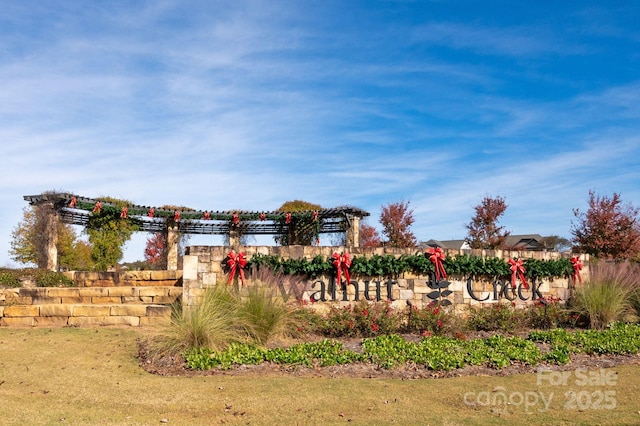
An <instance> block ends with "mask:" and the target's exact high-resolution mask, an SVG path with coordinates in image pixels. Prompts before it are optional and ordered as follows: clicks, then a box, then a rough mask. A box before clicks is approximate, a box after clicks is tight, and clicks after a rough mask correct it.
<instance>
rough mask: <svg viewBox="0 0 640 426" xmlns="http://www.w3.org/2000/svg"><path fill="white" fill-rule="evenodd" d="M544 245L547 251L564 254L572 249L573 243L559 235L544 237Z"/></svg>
mask: <svg viewBox="0 0 640 426" xmlns="http://www.w3.org/2000/svg"><path fill="white" fill-rule="evenodd" d="M542 243H543V244H544V247H545V248H546V249H547V250H552V251H557V252H563V251H566V250H568V249H570V248H571V241H569V240H568V239H567V238H564V237H560V236H558V235H549V236H547V237H542Z"/></svg>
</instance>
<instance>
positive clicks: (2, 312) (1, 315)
mask: <svg viewBox="0 0 640 426" xmlns="http://www.w3.org/2000/svg"><path fill="white" fill-rule="evenodd" d="M3 316H4V306H0V317H3Z"/></svg>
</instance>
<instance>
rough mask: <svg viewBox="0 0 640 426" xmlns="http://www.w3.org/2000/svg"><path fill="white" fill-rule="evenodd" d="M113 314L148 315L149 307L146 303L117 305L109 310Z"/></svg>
mask: <svg viewBox="0 0 640 426" xmlns="http://www.w3.org/2000/svg"><path fill="white" fill-rule="evenodd" d="M109 315H111V316H138V317H139V316H144V315H147V307H146V306H145V305H116V306H111V311H110V312H109Z"/></svg>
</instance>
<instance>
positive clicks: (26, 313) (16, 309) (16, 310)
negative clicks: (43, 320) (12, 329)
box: [4, 305, 40, 317]
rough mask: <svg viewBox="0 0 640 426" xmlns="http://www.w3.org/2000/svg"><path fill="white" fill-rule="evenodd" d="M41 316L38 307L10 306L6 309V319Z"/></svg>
mask: <svg viewBox="0 0 640 426" xmlns="http://www.w3.org/2000/svg"><path fill="white" fill-rule="evenodd" d="M38 315H40V306H38V305H10V306H5V307H4V316H5V317H37V316H38Z"/></svg>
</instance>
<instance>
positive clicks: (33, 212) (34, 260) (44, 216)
mask: <svg viewBox="0 0 640 426" xmlns="http://www.w3.org/2000/svg"><path fill="white" fill-rule="evenodd" d="M50 214H55V213H54V212H52V211H49V208H48V207H46V206H40V205H36V206H29V207H25V208H24V209H23V216H22V221H20V222H19V223H18V225H17V226H16V227H15V228H14V229H13V231H12V232H11V241H10V247H11V248H10V249H9V255H10V256H11V259H12V260H14V261H15V262H18V263H22V264H25V265H29V264H30V265H35V266H37V267H38V268H46V267H47V244H48V241H47V235H50V232H49V230H48V229H46V228H47V226H50V224H51V223H54V224H55V225H54V226H55V227H56V231H55V233H56V234H57V241H56V244H55V245H56V249H57V252H58V259H57V262H58V266H59V267H60V268H61V269H64V270H88V269H91V267H92V266H93V265H92V262H91V261H90V259H89V258H88V257H87V246H88V244H87V243H86V242H85V241H82V240H79V239H78V236H77V234H76V232H75V231H74V229H73V227H72V226H71V225H68V224H65V223H62V222H60V221H53V222H51V221H50V220H49V218H48V215H50Z"/></svg>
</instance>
